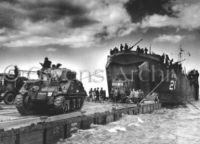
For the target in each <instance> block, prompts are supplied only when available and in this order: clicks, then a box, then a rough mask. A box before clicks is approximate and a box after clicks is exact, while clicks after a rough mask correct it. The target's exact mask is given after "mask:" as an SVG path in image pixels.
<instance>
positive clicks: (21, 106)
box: [15, 94, 34, 115]
mask: <svg viewBox="0 0 200 144" xmlns="http://www.w3.org/2000/svg"><path fill="white" fill-rule="evenodd" d="M25 98H26V97H24V96H23V95H21V94H19V95H17V96H16V98H15V106H16V108H17V110H18V111H19V112H20V114H21V115H33V114H34V111H32V110H31V109H30V108H28V107H27V106H26V104H25V102H24V100H25Z"/></svg>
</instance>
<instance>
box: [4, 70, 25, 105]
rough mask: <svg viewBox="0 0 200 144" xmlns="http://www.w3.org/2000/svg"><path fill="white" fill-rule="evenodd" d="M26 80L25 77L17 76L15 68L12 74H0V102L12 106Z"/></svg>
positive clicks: (17, 71)
mask: <svg viewBox="0 0 200 144" xmlns="http://www.w3.org/2000/svg"><path fill="white" fill-rule="evenodd" d="M26 80H28V79H27V78H26V77H23V76H20V75H19V70H18V68H17V66H15V68H14V74H8V73H0V101H4V103H5V104H7V105H12V104H14V101H15V97H16V95H17V94H18V93H19V90H20V89H21V87H22V86H23V84H24V82H25V81H26Z"/></svg>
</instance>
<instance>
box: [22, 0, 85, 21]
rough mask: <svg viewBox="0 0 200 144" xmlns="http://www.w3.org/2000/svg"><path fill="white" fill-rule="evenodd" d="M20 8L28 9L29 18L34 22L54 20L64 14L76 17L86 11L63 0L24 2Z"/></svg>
mask: <svg viewBox="0 0 200 144" xmlns="http://www.w3.org/2000/svg"><path fill="white" fill-rule="evenodd" d="M22 8H24V9H26V10H27V11H28V16H29V18H30V19H31V20H32V21H34V22H36V21H41V20H49V21H56V20H59V19H62V18H65V17H66V16H70V17H76V16H82V15H84V14H85V13H87V9H86V8H85V7H83V6H79V5H75V4H72V3H71V2H69V1H64V0H56V1H50V2H45V1H38V2H37V3H30V2H29V3H28V2H24V3H22Z"/></svg>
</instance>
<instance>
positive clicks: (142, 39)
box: [129, 39, 143, 50]
mask: <svg viewBox="0 0 200 144" xmlns="http://www.w3.org/2000/svg"><path fill="white" fill-rule="evenodd" d="M141 41H143V39H140V40H139V41H137V42H136V43H135V44H134V45H133V46H132V47H130V48H129V50H131V49H132V48H134V47H135V46H136V45H137V44H139V43H140V42H141Z"/></svg>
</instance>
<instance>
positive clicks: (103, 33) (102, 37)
mask: <svg viewBox="0 0 200 144" xmlns="http://www.w3.org/2000/svg"><path fill="white" fill-rule="evenodd" d="M94 37H95V38H97V39H99V40H101V41H102V40H105V39H107V38H108V37H109V32H108V28H107V26H104V27H103V29H102V31H101V32H99V33H96V34H95V35H94Z"/></svg>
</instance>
